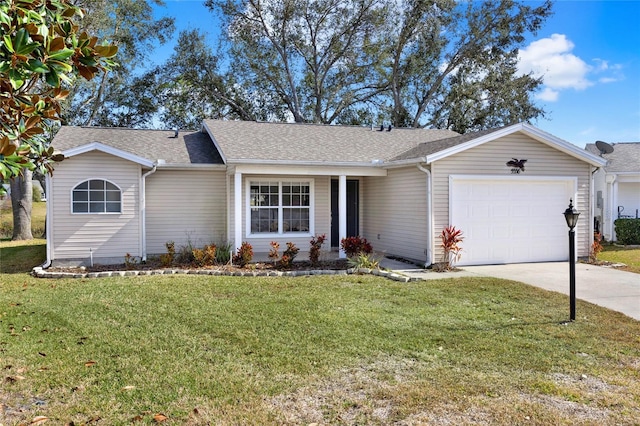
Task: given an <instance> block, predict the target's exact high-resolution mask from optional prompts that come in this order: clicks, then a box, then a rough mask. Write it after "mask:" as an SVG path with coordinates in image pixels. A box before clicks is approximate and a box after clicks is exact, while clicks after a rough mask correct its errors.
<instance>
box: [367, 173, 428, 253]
mask: <svg viewBox="0 0 640 426" xmlns="http://www.w3.org/2000/svg"><path fill="white" fill-rule="evenodd" d="M426 182H427V175H426V174H425V173H423V172H421V171H420V170H418V168H417V167H416V166H410V167H406V168H402V169H390V170H389V171H388V175H387V176H386V177H366V178H364V185H363V188H362V191H361V194H363V203H362V204H363V208H362V216H361V218H362V220H361V228H362V230H363V235H364V237H365V238H367V240H369V241H370V242H371V243H372V245H373V247H374V250H376V251H383V252H386V253H387V254H389V255H395V256H400V257H404V258H407V259H412V260H416V261H421V262H424V261H425V260H426V257H427V255H426V253H425V250H426V249H427V247H428V238H427V232H428V230H427V201H426V198H427V192H426V191H427V184H426Z"/></svg>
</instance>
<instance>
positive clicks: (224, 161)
mask: <svg viewBox="0 0 640 426" xmlns="http://www.w3.org/2000/svg"><path fill="white" fill-rule="evenodd" d="M202 129H203V130H205V131H206V132H207V134H208V135H209V137H210V138H211V141H212V142H213V146H215V147H216V149H217V150H218V154H220V157H221V158H222V162H223V163H224V164H227V156H226V155H225V154H224V152H223V151H222V149H220V145H219V144H218V141H217V140H216V138H215V136H213V133H211V129H209V127H208V126H207V123H206V122H204V121H203V122H202Z"/></svg>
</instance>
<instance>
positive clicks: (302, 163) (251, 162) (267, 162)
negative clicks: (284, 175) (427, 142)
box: [227, 158, 383, 167]
mask: <svg viewBox="0 0 640 426" xmlns="http://www.w3.org/2000/svg"><path fill="white" fill-rule="evenodd" d="M375 161H376V160H372V161H371V162H366V161H290V160H273V159H271V160H264V159H255V158H251V159H244V158H241V159H229V160H228V162H227V164H228V165H230V166H236V165H243V164H247V165H252V166H253V165H271V166H309V167H311V166H327V167H380V166H381V165H382V164H383V163H377V162H375Z"/></svg>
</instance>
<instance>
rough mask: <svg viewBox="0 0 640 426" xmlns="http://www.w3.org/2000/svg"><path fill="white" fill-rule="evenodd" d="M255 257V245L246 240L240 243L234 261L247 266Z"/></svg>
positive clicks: (241, 265)
mask: <svg viewBox="0 0 640 426" xmlns="http://www.w3.org/2000/svg"><path fill="white" fill-rule="evenodd" d="M251 259H253V247H252V246H251V244H249V243H247V242H246V241H245V242H243V243H242V244H241V245H240V248H239V249H238V252H237V253H236V254H234V255H233V263H234V264H236V265H238V266H240V267H241V268H243V267H245V266H247V264H248V263H249V262H251Z"/></svg>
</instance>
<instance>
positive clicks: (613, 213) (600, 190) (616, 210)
mask: <svg viewBox="0 0 640 426" xmlns="http://www.w3.org/2000/svg"><path fill="white" fill-rule="evenodd" d="M585 149H586V150H587V151H588V152H590V153H592V154H596V155H599V156H600V157H602V158H603V159H604V160H605V161H606V162H607V163H606V164H605V165H604V166H603V167H601V168H600V169H598V171H597V172H596V173H595V174H594V191H595V194H596V206H595V213H594V220H595V226H596V230H598V231H600V232H601V233H602V235H603V237H604V238H605V239H606V240H607V241H616V231H615V226H614V222H615V220H616V219H619V218H638V217H640V142H629V143H614V144H607V143H603V142H596V143H595V144H587V146H586V147H585Z"/></svg>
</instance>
